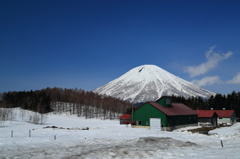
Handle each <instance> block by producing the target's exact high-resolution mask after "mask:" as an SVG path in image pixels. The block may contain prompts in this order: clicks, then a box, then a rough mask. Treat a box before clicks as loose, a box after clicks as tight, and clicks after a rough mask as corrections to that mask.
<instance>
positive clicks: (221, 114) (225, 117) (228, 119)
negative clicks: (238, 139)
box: [215, 110, 237, 125]
mask: <svg viewBox="0 0 240 159" xmlns="http://www.w3.org/2000/svg"><path fill="white" fill-rule="evenodd" d="M215 112H216V113H217V115H218V123H219V124H227V125H233V124H234V123H236V122H237V117H236V114H235V112H234V110H215Z"/></svg>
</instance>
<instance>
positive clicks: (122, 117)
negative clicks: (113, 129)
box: [119, 114, 131, 124]
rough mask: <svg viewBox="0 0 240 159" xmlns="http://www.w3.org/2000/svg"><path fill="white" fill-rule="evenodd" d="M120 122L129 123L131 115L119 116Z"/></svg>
mask: <svg viewBox="0 0 240 159" xmlns="http://www.w3.org/2000/svg"><path fill="white" fill-rule="evenodd" d="M119 119H120V124H129V123H130V122H131V115H129V114H123V115H122V116H120V117H119Z"/></svg>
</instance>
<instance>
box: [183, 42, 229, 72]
mask: <svg viewBox="0 0 240 159" xmlns="http://www.w3.org/2000/svg"><path fill="white" fill-rule="evenodd" d="M214 48H215V46H212V47H211V48H210V49H209V50H208V51H206V53H205V56H206V59H207V61H206V62H204V63H202V64H200V65H198V66H187V67H186V68H185V72H187V73H188V74H189V75H190V76H191V77H195V76H198V75H202V74H205V73H207V72H208V71H210V70H211V69H213V68H215V67H216V66H217V65H218V64H219V62H221V61H223V60H225V59H227V58H229V57H230V56H232V55H233V52H231V51H228V52H227V53H218V52H215V51H214Z"/></svg>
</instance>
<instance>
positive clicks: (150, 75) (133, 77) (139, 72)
mask: <svg viewBox="0 0 240 159" xmlns="http://www.w3.org/2000/svg"><path fill="white" fill-rule="evenodd" d="M94 92H96V93H99V94H104V95H107V96H112V97H115V98H119V99H123V100H127V101H130V102H133V103H139V102H145V101H154V100H156V99H158V98H160V97H161V96H163V95H169V96H171V95H175V96H183V97H186V98H188V97H191V96H199V97H203V98H208V97H210V96H211V95H215V93H213V92H210V91H208V90H205V89H202V88H200V87H197V86H195V85H193V84H192V83H190V82H188V81H185V80H183V79H181V78H179V77H177V76H175V75H173V74H171V73H169V72H167V71H165V70H163V69H162V68H160V67H158V66H156V65H142V66H138V67H136V68H133V69H131V70H130V71H128V72H127V73H125V74H123V75H122V76H120V77H119V78H117V79H115V80H113V81H111V82H109V83H108V84H106V85H104V86H102V87H99V88H97V89H96V90H94Z"/></svg>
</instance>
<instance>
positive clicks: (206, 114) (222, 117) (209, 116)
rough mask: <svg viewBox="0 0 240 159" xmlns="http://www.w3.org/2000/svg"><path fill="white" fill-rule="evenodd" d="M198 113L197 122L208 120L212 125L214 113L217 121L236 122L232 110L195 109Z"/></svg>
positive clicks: (220, 122)
mask: <svg viewBox="0 0 240 159" xmlns="http://www.w3.org/2000/svg"><path fill="white" fill-rule="evenodd" d="M196 112H197V113H198V122H210V121H211V122H210V123H212V126H214V122H215V118H216V117H215V115H214V114H216V116H217V123H219V124H228V125H232V124H234V123H235V122H236V114H235V112H234V110H196Z"/></svg>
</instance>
